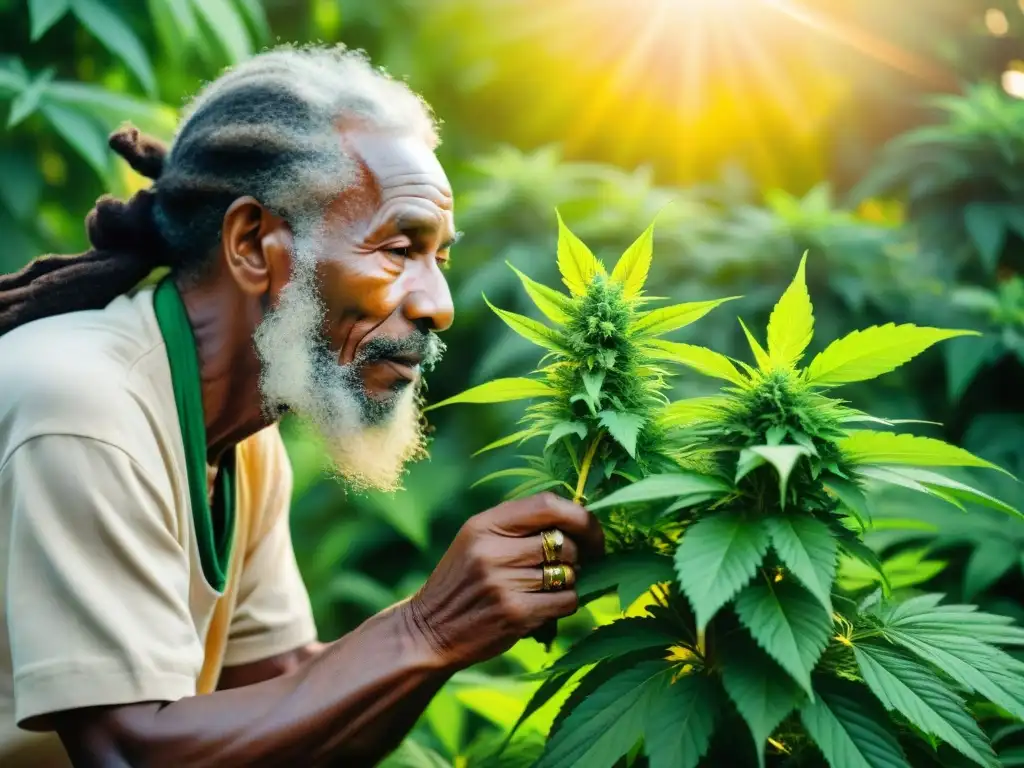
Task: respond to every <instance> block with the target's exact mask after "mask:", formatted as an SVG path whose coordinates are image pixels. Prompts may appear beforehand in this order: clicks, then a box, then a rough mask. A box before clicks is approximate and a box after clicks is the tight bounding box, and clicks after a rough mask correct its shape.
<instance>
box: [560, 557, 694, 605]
mask: <svg viewBox="0 0 1024 768" xmlns="http://www.w3.org/2000/svg"><path fill="white" fill-rule="evenodd" d="M674 578H675V569H674V568H673V566H672V558H670V557H666V556H665V555H659V554H656V553H655V552H651V551H646V550H637V551H627V552H614V553H612V554H609V555H606V556H605V557H603V558H601V559H600V560H598V561H597V562H595V563H591V564H589V565H587V567H586V568H585V569H584V570H583V571H581V572H580V576H579V579H578V580H577V581H576V592H577V594H579V596H580V600H581V601H583V602H585V601H587V600H588V599H589V598H591V597H593V596H596V595H598V594H600V593H602V592H604V591H605V590H607V589H608V588H610V587H617V588H618V594H619V604H620V606H621V607H622V609H623V610H625V609H626V607H628V606H630V605H632V604H633V603H634V602H635V601H636V599H637V598H638V597H640V595H642V594H644V593H645V592H646V591H647V590H649V589H650V588H651V585H652V584H663V583H665V582H670V581H672V580H673V579H674Z"/></svg>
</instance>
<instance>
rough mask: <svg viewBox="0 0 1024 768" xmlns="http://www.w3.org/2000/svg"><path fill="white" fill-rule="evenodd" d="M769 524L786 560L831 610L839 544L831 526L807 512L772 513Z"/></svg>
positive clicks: (778, 551) (797, 575)
mask: <svg viewBox="0 0 1024 768" xmlns="http://www.w3.org/2000/svg"><path fill="white" fill-rule="evenodd" d="M766 525H767V527H768V533H769V535H770V536H771V540H772V547H773V548H774V549H775V551H776V552H777V553H778V555H779V557H780V558H781V560H782V562H783V563H785V565H786V567H787V568H789V570H790V571H792V572H793V575H794V576H795V577H796V578H797V579H799V581H800V583H801V584H803V585H804V587H806V588H807V590H808V591H809V592H810V593H811V594H812V595H814V597H815V598H816V599H817V600H818V602H819V603H821V605H822V607H823V608H824V609H825V611H827V612H828V613H829V614H831V613H832V597H831V594H832V584H833V582H834V581H835V576H836V567H837V557H838V545H837V544H836V540H835V537H833V536H832V532H831V531H830V530H829V528H828V526H827V525H825V524H824V523H822V522H820V521H819V520H815V519H814V518H813V517H809V516H805V515H800V516H793V517H771V518H768V520H767V521H766Z"/></svg>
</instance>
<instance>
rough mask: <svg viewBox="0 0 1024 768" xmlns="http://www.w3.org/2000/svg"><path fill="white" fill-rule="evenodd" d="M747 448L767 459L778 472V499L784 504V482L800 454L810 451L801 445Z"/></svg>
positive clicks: (787, 480)
mask: <svg viewBox="0 0 1024 768" xmlns="http://www.w3.org/2000/svg"><path fill="white" fill-rule="evenodd" d="M747 450H750V451H753V452H754V453H756V454H758V455H759V456H761V457H762V458H764V459H765V460H766V461H768V462H769V463H770V464H771V465H772V466H773V467H775V470H776V471H777V472H778V473H779V499H780V503H781V504H782V506H783V507H785V506H786V484H787V483H788V482H789V476H790V474H791V473H792V472H793V468H794V467H795V466H796V463H797V461H798V460H799V459H800V457H801V456H809V455H810V451H808V450H807V449H806V448H804V447H803V446H802V445H752V446H750V448H748V449H747Z"/></svg>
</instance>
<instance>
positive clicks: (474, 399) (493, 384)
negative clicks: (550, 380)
mask: <svg viewBox="0 0 1024 768" xmlns="http://www.w3.org/2000/svg"><path fill="white" fill-rule="evenodd" d="M554 394H555V391H554V390H553V389H552V388H551V387H550V386H548V385H547V384H545V383H544V382H543V381H538V380H537V379H527V378H519V377H514V378H505V379H494V380H493V381H488V382H486V383H484V384H479V385H477V386H475V387H470V388H469V389H467V390H465V391H464V392H460V393H459V394H457V395H454V396H452V397H449V398H448V399H447V400H442V401H441V402H439V403H433V404H432V405H428V406H426V407H425V408H424V409H423V410H424V411H429V410H433V409H434V408H440V407H441V406H443V405H451V404H453V403H506V402H510V401H513V400H525V399H527V398H532V397H551V396H552V395H554Z"/></svg>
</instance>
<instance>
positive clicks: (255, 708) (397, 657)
mask: <svg viewBox="0 0 1024 768" xmlns="http://www.w3.org/2000/svg"><path fill="white" fill-rule="evenodd" d="M453 671H454V670H453V669H450V668H448V667H446V666H445V665H443V664H442V663H441V662H440V660H439V657H438V656H437V655H436V654H434V653H433V652H432V651H431V650H430V647H429V646H428V645H425V644H424V643H423V642H422V640H420V639H419V636H418V635H417V629H416V627H415V626H414V625H413V623H412V619H411V611H410V610H409V609H408V607H407V606H400V607H397V608H395V609H393V610H391V611H388V612H386V613H384V614H381V615H380V616H377V617H374V618H372V619H370V620H369V621H367V622H366V623H364V624H363V625H361V626H360V627H359V628H357V629H356V630H354V631H353V632H351V633H349V634H348V635H345V636H344V637H342V638H341V639H339V640H338V641H336V642H334V643H331V644H330V645H329V646H328V647H327V648H326V649H324V650H323V651H322V652H321V653H319V654H317V655H316V657H315V658H313V659H311V660H310V661H308V662H306V663H304V664H303V665H302V666H301V667H300V668H299V669H297V670H295V671H294V672H291V673H289V674H287V675H283V676H280V677H276V678H273V679H270V680H267V681H264V682H261V683H257V684H254V685H249V686H244V687H240V688H232V689H229V690H221V691H217V692H215V693H212V694H209V695H206V696H196V697H190V698H187V699H182V700H180V701H177V702H174V703H172V704H167V705H164V706H160V707H155V706H153V707H150V706H140V707H132V708H129V709H126V710H122V712H119V713H118V722H117V723H116V727H115V728H114V729H107V730H106V733H109V734H112V736H111V737H110V738H109V741H111V742H113V743H108V744H105V745H95V744H93V745H90V746H88V747H86V746H85V745H71V747H72V749H73V750H74V752H79V753H82V752H84V753H85V754H83V758H84V759H83V760H82V762H81V765H104V766H105V765H111V764H117V763H118V761H123V763H124V764H127V765H145V766H154V768H155V767H156V766H180V765H189V766H195V768H205V766H217V767H218V768H221V767H224V768H228V767H229V766H264V765H265V766H280V765H317V766H330V765H345V766H351V767H352V768H361V767H362V766H372V765H375V764H376V763H377V762H378V761H379V760H380V759H381V758H382V757H384V756H385V755H386V754H387V753H388V752H390V751H391V750H393V749H394V748H395V747H396V746H398V743H399V742H400V741H401V739H402V738H403V737H404V736H405V734H406V733H407V731H408V729H409V728H410V727H411V726H412V725H413V724H414V723H415V722H416V720H417V718H418V717H419V715H420V714H421V713H422V711H423V709H424V708H425V707H426V705H427V703H429V701H430V699H431V697H432V696H433V695H434V694H435V693H436V692H437V690H438V689H439V688H440V687H441V686H442V685H443V684H444V682H445V681H446V680H447V679H448V678H449V677H450V675H451V674H452V672H453ZM76 757H77V755H76ZM77 764H79V763H76V765H77Z"/></svg>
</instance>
